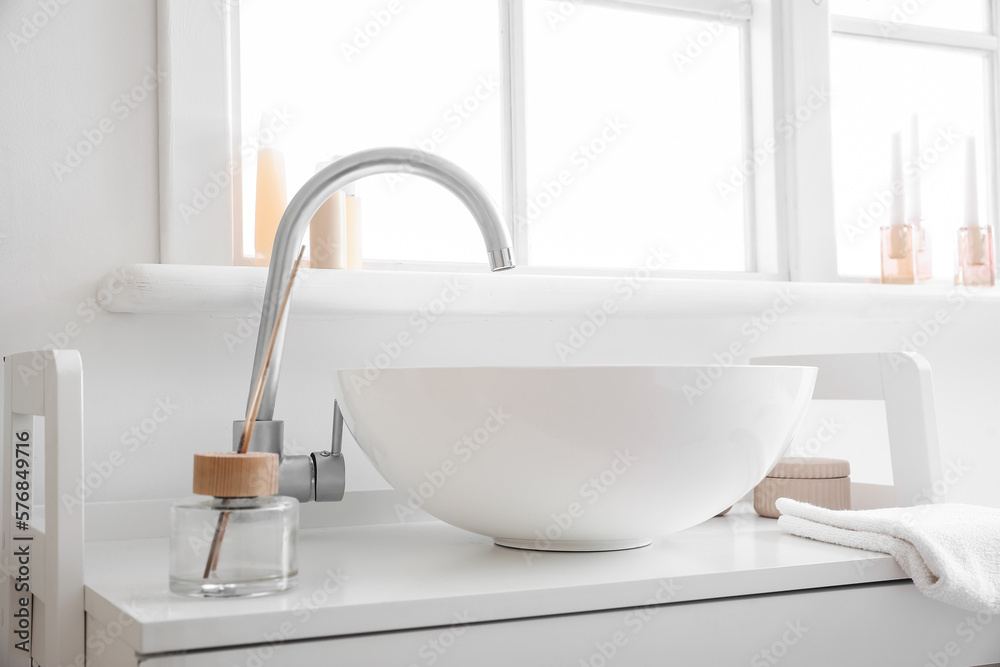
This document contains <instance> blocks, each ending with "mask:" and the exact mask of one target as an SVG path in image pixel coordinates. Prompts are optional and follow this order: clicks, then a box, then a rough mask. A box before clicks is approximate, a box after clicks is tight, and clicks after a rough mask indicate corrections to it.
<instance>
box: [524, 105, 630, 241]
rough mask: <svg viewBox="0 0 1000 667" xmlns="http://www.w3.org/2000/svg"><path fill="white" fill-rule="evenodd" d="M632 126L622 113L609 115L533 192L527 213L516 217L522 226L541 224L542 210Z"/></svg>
mask: <svg viewBox="0 0 1000 667" xmlns="http://www.w3.org/2000/svg"><path fill="white" fill-rule="evenodd" d="M628 128H629V123H628V121H627V120H624V119H622V117H621V116H614V117H613V118H606V119H605V120H604V124H603V125H602V126H601V128H600V129H599V130H598V131H597V132H595V133H594V135H593V136H591V137H590V139H586V140H584V141H582V142H580V144H579V145H577V147H576V148H575V149H574V151H573V152H572V153H571V154H570V156H569V159H568V160H567V162H566V163H565V164H564V165H563V166H562V167H561V168H560V169H558V170H557V171H556V172H555V173H553V174H552V175H551V176H550V177H549V178H543V179H542V181H541V184H540V186H539V187H538V188H536V190H535V193H534V194H533V195H529V197H528V203H527V206H526V207H525V211H524V213H518V214H517V216H516V223H517V226H518V228H520V229H524V228H525V227H526V226H527V225H529V224H537V223H536V221H537V220H538V218H539V217H541V215H542V213H544V212H545V211H546V210H547V209H549V208H551V207H552V205H553V204H555V203H556V201H558V200H559V198H560V197H562V196H563V195H564V194H566V192H568V191H569V190H571V189H572V188H573V186H574V185H575V184H576V182H577V179H578V178H579V177H580V175H581V174H583V173H584V172H586V171H587V170H588V169H590V167H591V166H593V164H594V163H595V162H597V161H598V160H600V159H601V157H602V156H603V155H604V154H605V153H607V152H608V150H609V149H610V148H611V146H613V145H614V144H615V143H617V142H618V141H619V140H620V139H621V138H622V135H623V134H624V133H625V130H627V129H628Z"/></svg>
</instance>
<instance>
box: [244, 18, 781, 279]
mask: <svg viewBox="0 0 1000 667" xmlns="http://www.w3.org/2000/svg"><path fill="white" fill-rule="evenodd" d="M656 4H657V3H647V4H644V5H640V4H637V3H629V2H623V3H617V4H614V5H609V6H603V5H596V6H594V5H584V4H580V3H577V2H568V1H566V0H514V1H513V2H495V1H490V2H487V1H483V2H468V1H467V0H434V1H433V2H426V3H408V2H387V1H386V0H375V1H372V2H352V3H317V2H315V0H288V1H286V2H282V3H276V2H264V1H263V0H244V1H243V2H242V3H240V4H239V5H238V8H239V11H238V15H239V19H238V20H239V24H238V25H239V58H238V64H239V85H238V100H239V104H238V109H239V123H238V124H237V126H238V127H241V128H242V134H243V135H244V136H245V137H251V143H252V144H256V143H257V140H256V139H255V138H254V136H253V135H254V134H255V133H256V132H257V128H258V127H260V126H261V123H262V122H263V123H264V124H265V125H266V124H267V123H269V120H268V119H269V118H271V117H273V116H274V115H275V114H281V115H282V116H287V117H289V118H291V120H290V121H288V122H286V123H284V124H282V126H281V131H280V132H268V134H269V135H275V136H274V141H275V143H277V145H278V146H279V147H280V148H281V149H282V151H283V153H284V157H285V165H286V167H285V168H286V172H287V185H288V192H289V196H290V195H291V193H293V192H294V191H295V190H297V189H298V188H299V187H300V186H301V185H302V184H303V183H304V182H305V180H306V179H307V178H309V177H310V176H311V175H312V174H313V173H314V168H315V165H317V163H320V162H322V161H325V160H329V159H330V157H331V156H332V155H338V154H339V155H343V154H347V153H350V152H353V151H356V150H360V149H362V148H367V147H373V146H383V145H402V146H408V147H418V148H421V149H423V150H428V151H431V152H435V153H438V154H440V155H442V156H444V157H446V158H449V159H451V160H453V161H455V162H457V163H458V164H459V165H461V166H462V167H463V168H465V169H466V170H468V171H469V172H470V173H471V174H472V175H473V176H475V177H476V178H477V179H478V180H479V181H480V182H482V183H483V185H485V186H486V188H487V190H488V191H489V192H490V193H491V194H492V195H493V197H494V199H495V200H496V201H497V202H498V203H501V204H503V208H504V209H505V210H506V211H507V212H508V218H509V219H510V224H511V225H512V232H513V236H514V238H515V253H516V255H517V258H518V263H519V266H521V267H525V266H526V265H529V266H535V267H554V268H555V269H569V270H595V269H596V270H600V269H609V270H615V269H627V268H629V267H633V266H635V265H637V264H638V263H640V262H642V261H643V260H644V258H645V257H646V256H648V255H649V253H650V252H651V249H656V250H657V251H659V252H660V253H661V254H660V256H661V257H662V256H666V257H668V258H669V259H668V260H667V262H666V263H665V265H664V266H663V268H664V269H673V270H687V271H706V270H707V271H718V272H746V271H756V270H757V268H758V267H757V257H756V249H757V240H756V238H755V237H754V225H753V218H754V215H755V211H754V210H752V208H751V207H750V206H749V202H751V201H752V194H750V193H749V192H748V188H744V187H743V184H738V185H737V187H733V186H732V185H730V184H729V183H728V180H729V176H730V174H729V173H730V171H731V170H732V169H734V168H736V166H737V165H739V164H740V162H741V160H742V158H743V156H744V155H745V154H747V153H752V147H751V146H750V145H749V142H750V141H752V137H748V136H746V133H747V130H748V129H749V125H748V121H747V119H748V118H749V116H750V100H749V97H748V95H747V93H748V91H747V90H745V81H746V71H747V68H748V67H749V63H748V61H747V53H746V51H745V48H744V47H745V45H746V38H747V30H748V25H749V18H748V12H747V11H746V8H745V7H743V6H742V5H740V4H737V3H734V2H727V3H726V5H725V6H726V7H727V8H726V9H724V10H723V11H719V12H716V14H715V15H712V14H705V13H702V12H693V11H685V10H684V9H683V8H680V7H676V6H671V5H677V4H678V3H676V2H664V3H661V4H663V5H664V6H663V7H657V6H655V5H656ZM682 4H687V5H690V6H694V5H696V4H698V3H690V2H689V3H682ZM730 5H731V7H732V9H733V10H736V13H734V12H733V11H731V10H730V9H728V7H729V6H730ZM741 7H742V10H741ZM740 11H742V12H743V13H742V14H740ZM303 16H308V17H309V20H308V21H303V20H302V17H303ZM502 40H504V41H502ZM503 56H505V57H506V62H505V58H504V57H503ZM505 68H506V71H505ZM243 157H244V159H243V164H242V171H241V174H242V179H241V181H242V182H241V190H242V206H241V207H239V208H241V209H242V211H243V215H242V220H237V221H235V224H236V225H237V227H238V231H239V232H240V233H241V234H240V235H241V236H242V243H241V246H240V248H239V253H238V254H239V256H240V258H241V259H243V260H244V261H250V259H249V258H251V257H252V256H253V252H254V206H255V185H256V157H257V156H256V153H255V152H254V151H246V152H245V153H244V156H243ZM505 164H507V165H509V169H510V172H509V177H508V180H507V182H506V183H505V182H504V173H503V172H504V169H503V167H504V165H505ZM720 184H726V185H728V186H729V187H728V190H727V189H726V188H725V187H720ZM360 189H361V192H362V193H363V201H364V207H365V212H364V226H363V230H364V235H363V248H364V257H365V260H366V263H367V264H370V265H376V266H384V265H386V263H390V262H391V263H397V262H408V261H409V262H423V263H424V264H423V265H424V266H426V265H427V264H428V263H431V264H441V263H461V264H474V263H475V264H481V263H482V260H483V249H482V241H481V238H480V236H479V233H478V231H477V229H476V227H475V225H473V224H470V221H469V219H468V213H467V211H465V209H464V207H463V206H462V205H461V204H460V203H459V202H458V201H457V200H456V199H455V198H454V197H452V196H451V195H450V194H448V193H446V192H444V191H443V190H442V189H441V188H439V187H438V186H436V185H433V184H431V183H429V182H426V181H423V180H422V179H419V178H416V177H405V178H404V177H399V176H395V175H386V176H377V177H371V178H368V179H365V180H364V181H363V182H362V183H361V184H360ZM768 228H769V227H767V226H765V229H768ZM765 243H766V244H769V245H772V246H773V245H775V244H776V239H775V238H773V236H772V237H770V238H767V239H766V241H765ZM771 254H773V253H771Z"/></svg>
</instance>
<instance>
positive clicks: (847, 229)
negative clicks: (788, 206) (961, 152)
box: [843, 127, 959, 245]
mask: <svg viewBox="0 0 1000 667" xmlns="http://www.w3.org/2000/svg"><path fill="white" fill-rule="evenodd" d="M958 140H959V136H958V134H956V133H955V130H954V129H952V128H950V127H949V128H942V129H939V130H938V132H937V134H936V135H935V137H934V140H933V141H932V142H930V145H928V146H927V147H926V148H924V149H923V150H922V151H921V152H920V155H919V156H918V157H917V159H916V160H914V159H912V158H908V159H907V160H906V161H905V162H904V163H903V180H902V181H893V182H891V183H890V184H889V187H887V188H876V189H875V190H874V191H873V192H872V194H871V197H870V198H869V200H868V203H866V204H861V205H859V206H858V215H857V217H856V218H855V220H854V222H852V223H851V224H849V225H845V226H844V228H843V229H844V234H845V235H846V236H847V241H848V243H851V244H852V245H853V244H854V243H855V242H856V241H857V240H858V238H860V237H862V236H864V235H865V234H866V233H867V232H868V231H870V230H871V229H877V228H878V227H879V226H880V222H879V220H880V218H882V217H883V216H886V215H887V214H888V212H889V210H890V207H891V206H892V202H893V199H895V198H896V197H902V196H903V188H904V187H905V186H906V184H908V183H912V182H913V181H915V180H916V179H917V178H918V177H919V176H920V175H921V174H922V173H923V172H925V171H927V170H928V169H930V168H931V167H933V166H934V165H935V164H937V162H938V161H939V160H940V159H941V157H942V156H944V154H945V153H947V152H948V151H949V150H951V148H952V147H953V146H955V145H956V144H957V143H958Z"/></svg>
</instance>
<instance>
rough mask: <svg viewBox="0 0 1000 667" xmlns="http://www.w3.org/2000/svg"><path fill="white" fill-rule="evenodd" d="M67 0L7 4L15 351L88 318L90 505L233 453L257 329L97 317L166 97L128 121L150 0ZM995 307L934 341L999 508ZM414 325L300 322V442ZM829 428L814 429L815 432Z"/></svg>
mask: <svg viewBox="0 0 1000 667" xmlns="http://www.w3.org/2000/svg"><path fill="white" fill-rule="evenodd" d="M63 1H64V2H66V4H65V5H61V4H60V5H58V7H59V11H58V13H57V14H56V15H55V16H54V17H52V18H51V19H49V20H48V24H47V25H45V26H44V27H42V28H41V29H39V30H38V32H37V35H35V36H33V37H32V38H31V39H30V40H28V41H27V43H26V44H22V45H20V46H19V47H18V49H17V50H16V51H15V50H14V49H13V48H11V45H10V43H9V37H7V35H8V33H10V32H12V31H13V32H15V33H16V32H19V31H20V30H21V28H22V26H23V19H24V17H26V16H27V17H31V16H32V15H34V14H35V13H37V12H38V11H41V10H40V7H41V4H40V3H39V1H38V0H5V2H3V3H0V34H2V35H4V40H3V43H2V44H0V54H2V55H0V90H3V91H4V100H5V104H4V112H3V113H4V116H3V119H2V121H0V154H2V156H3V159H2V161H0V234H3V235H4V236H3V237H2V238H0V286H2V287H0V313H3V315H2V319H0V352H3V353H10V352H15V351H21V350H27V349H37V348H40V347H42V346H44V345H46V344H47V343H49V342H50V341H52V340H53V337H54V338H55V339H56V340H57V342H60V343H61V342H62V341H58V338H59V332H64V331H66V328H67V325H70V330H71V331H74V329H73V327H72V325H73V324H75V325H78V326H79V328H80V332H79V334H78V335H74V336H72V337H71V338H70V340H69V341H68V344H67V346H68V347H73V348H77V349H79V350H80V351H81V353H82V355H83V361H84V372H85V382H86V385H85V395H86V411H85V421H86V429H87V434H86V442H87V450H86V460H87V465H88V467H89V466H94V465H99V464H101V463H102V462H105V461H108V460H109V459H110V458H111V455H112V452H114V451H115V450H118V451H120V452H121V453H122V458H123V459H124V463H123V464H122V465H121V466H120V467H119V468H118V469H116V470H115V471H114V473H113V474H112V475H111V476H110V477H109V478H108V479H107V480H106V481H103V482H102V483H101V484H100V485H99V487H98V488H96V489H95V490H94V492H93V494H92V495H91V498H90V499H91V500H124V499H146V498H163V497H171V496H177V495H182V494H187V493H188V492H189V489H190V460H191V453H193V452H195V451H205V450H214V449H228V448H229V446H230V429H231V421H232V420H233V419H235V418H238V417H239V416H240V413H241V411H242V409H243V407H244V404H245V400H246V391H247V386H248V383H249V374H250V365H251V360H252V347H253V340H252V339H251V340H249V341H247V342H246V343H245V344H243V345H241V346H239V347H238V348H237V349H236V350H235V351H233V352H232V353H231V352H230V351H229V350H228V349H227V346H226V342H225V339H224V336H225V335H226V334H227V333H232V332H234V331H236V329H237V322H236V320H234V319H232V318H209V317H203V316H168V315H157V316H149V315H120V314H109V313H97V314H96V315H95V316H93V317H91V315H90V314H89V313H90V312H91V311H90V308H91V307H90V306H88V305H87V299H88V298H92V297H93V295H94V292H95V286H96V285H97V282H98V280H99V279H100V278H101V277H102V276H103V275H105V274H106V273H108V272H109V271H111V270H112V269H114V268H115V267H118V266H122V265H125V264H129V263H134V262H155V261H157V259H158V249H157V243H158V241H157V239H158V231H157V152H156V151H157V125H156V123H157V118H156V100H155V98H153V97H150V98H149V99H148V100H146V101H145V102H144V103H142V104H140V105H138V108H136V109H135V110H134V111H132V112H131V113H130V114H129V117H127V118H124V119H120V118H118V116H117V115H116V114H115V113H114V112H113V107H112V105H113V103H114V101H115V99H116V98H117V97H118V96H120V95H122V94H124V93H127V92H128V91H129V90H130V89H132V88H133V87H134V86H136V85H138V84H139V83H140V82H141V81H142V79H143V76H144V70H145V69H146V67H148V66H151V65H152V66H155V62H156V46H155V34H156V32H155V3H154V1H153V0H68V1H67V0H63ZM29 20H30V18H29ZM104 117H109V118H112V119H113V121H112V122H113V127H114V129H113V132H111V133H110V134H108V135H106V136H105V137H104V139H103V140H102V142H101V144H100V145H99V146H98V147H97V149H96V150H95V151H94V152H93V154H92V155H89V156H87V157H86V158H85V159H84V160H83V161H82V164H81V165H80V166H79V167H78V168H76V169H75V170H73V171H72V172H71V173H69V174H65V175H64V176H63V178H62V180H59V178H57V176H56V175H55V173H54V171H53V164H52V163H53V162H54V161H60V162H62V161H64V160H65V155H66V151H67V146H69V145H73V144H76V143H77V142H79V141H81V140H83V139H84V134H83V133H84V131H86V130H88V129H93V128H96V127H99V122H100V120H101V119H102V118H104ZM470 224H471V223H470ZM994 311H996V315H998V316H1000V307H998V306H997V305H995V304H972V305H971V306H969V307H968V308H966V309H963V310H962V311H961V312H956V313H953V314H952V322H951V323H950V324H949V325H948V326H947V327H945V328H944V329H942V331H941V332H940V334H939V335H937V336H935V337H934V338H933V339H931V341H930V342H929V343H928V344H927V346H926V347H925V348H923V349H922V350H921V351H922V352H923V353H924V354H925V356H926V357H927V358H928V359H929V360H930V362H931V364H932V366H933V367H934V371H935V377H936V381H937V385H936V388H937V405H938V413H939V415H938V417H939V426H940V433H941V440H942V450H943V455H944V458H945V460H946V461H954V460H960V461H961V462H962V463H963V464H964V465H965V466H966V467H968V468H969V470H968V471H966V472H965V473H964V474H963V477H962V479H961V480H960V482H959V483H958V484H956V485H955V486H954V487H953V488H952V489H951V491H952V494H953V496H952V497H953V499H956V500H962V501H967V502H981V503H986V504H991V505H995V506H1000V484H997V480H998V478H1000V445H998V426H1000V419H998V417H997V410H996V409H995V406H997V405H998V404H1000V390H998V388H997V386H996V383H995V382H994V378H995V377H996V376H997V374H998V372H1000V368H998V366H1000V349H998V346H997V341H998V340H1000V317H992V318H990V313H993V312H994ZM932 312H933V309H929V311H928V313H927V314H926V316H927V317H929V316H931V315H932ZM248 314H249V313H248ZM91 320H92V321H91ZM576 322H577V318H568V319H567V318H558V319H550V318H523V319H521V318H506V319H494V320H489V319H487V318H482V317H457V316H456V317H450V318H447V317H446V318H445V319H443V320H442V321H440V322H438V323H437V324H436V325H435V326H433V327H432V328H431V329H429V330H428V331H427V332H426V334H424V335H423V336H421V337H420V339H419V341H418V342H417V343H415V344H414V345H413V346H412V347H411V348H409V349H407V351H406V352H405V354H404V356H403V357H401V359H400V360H399V365H440V364H449V365H453V364H504V363H516V364H554V363H559V358H558V356H557V354H556V352H555V343H556V341H558V340H564V339H565V337H566V335H567V332H568V329H569V327H570V326H572V325H573V324H575V323H576ZM742 324H743V321H742V319H741V318H735V317H730V318H726V317H719V318H713V319H707V320H697V321H691V320H675V319H670V318H658V319H655V320H643V321H638V320H634V319H627V318H625V317H621V318H618V319H615V320H613V321H612V322H610V323H609V324H608V325H607V326H606V327H604V328H603V329H602V330H601V331H600V333H599V334H598V335H597V337H596V338H595V339H594V340H592V341H591V342H590V343H589V344H588V345H587V346H586V347H585V348H584V349H583V350H581V351H580V352H579V353H578V354H577V355H575V357H574V358H573V359H572V363H576V364H587V363H678V362H686V363H696V362H710V361H711V360H712V356H711V355H712V353H713V352H715V351H721V350H723V349H725V348H727V347H728V346H729V344H730V342H731V341H733V340H739V339H740V337H741V334H740V333H739V332H740V327H741V325H742ZM406 326H407V325H406V318H405V317H379V318H345V319H342V320H337V321H315V320H302V321H294V322H293V323H292V325H291V326H290V327H289V334H288V341H287V345H286V350H287V356H286V360H285V365H284V374H283V378H282V390H281V392H280V393H279V399H278V407H277V410H278V416H279V417H282V418H284V419H285V420H286V432H287V437H288V440H289V442H290V443H291V444H292V445H293V446H294V447H296V448H298V449H300V450H301V451H303V452H307V451H314V450H317V449H321V448H323V447H325V446H326V445H327V444H328V441H329V435H330V433H329V430H330V416H331V404H332V374H331V373H332V370H333V369H335V368H344V367H356V366H360V365H363V363H364V360H365V359H366V358H369V357H371V356H373V355H374V354H375V353H377V352H378V344H379V342H380V341H382V340H388V339H390V338H392V337H394V336H395V334H396V333H397V332H398V331H400V330H401V328H403V327H406ZM916 329H917V324H916V323H915V322H901V321H878V322H875V323H872V324H869V323H865V322H861V321H858V320H853V319H852V320H850V321H844V320H829V321H826V320H825V319H824V318H815V317H814V318H812V319H810V320H796V319H794V318H787V319H783V320H782V321H781V322H779V323H778V324H777V325H776V326H775V328H774V329H772V330H771V331H769V332H768V334H767V335H766V336H764V337H763V338H762V339H761V340H760V341H759V342H758V343H757V344H756V345H754V346H753V347H752V348H751V349H752V352H753V353H754V354H781V353H789V354H791V353H804V352H824V351H838V350H843V351H861V350H893V349H898V348H899V346H900V345H901V342H902V340H903V338H904V337H906V336H910V335H911V334H912V333H913V332H914V331H915V330H916ZM158 400H159V401H169V402H170V403H172V404H175V405H176V408H175V409H174V411H173V412H174V413H173V415H172V416H170V418H169V419H167V420H166V421H164V422H163V423H162V424H159V425H158V426H157V428H156V430H155V432H154V433H152V435H150V436H149V437H148V439H147V440H146V441H145V442H138V443H132V442H131V441H130V440H129V438H130V435H129V429H130V428H131V427H133V426H139V425H141V424H142V422H143V420H147V419H149V418H151V417H152V416H153V415H154V414H155V409H156V407H157V401H158ZM833 409H834V411H835V412H836V413H837V414H838V415H839V416H841V417H842V418H843V419H844V420H845V421H846V422H847V423H849V424H851V425H852V428H845V430H844V431H843V432H842V433H841V434H840V435H839V439H840V442H839V443H836V444H834V445H831V449H830V450H829V451H834V452H836V451H840V449H838V448H844V447H849V446H850V445H851V444H852V443H855V444H856V443H857V442H861V441H862V440H864V439H866V438H867V437H868V434H867V430H868V423H869V421H868V418H867V417H866V416H865V415H863V414H861V413H858V414H852V413H851V412H850V411H848V410H847V409H846V408H844V407H843V406H835V407H834V408H833ZM150 423H151V422H147V426H148V425H149V424H150ZM814 428H815V424H807V425H806V426H805V427H804V429H803V433H804V435H805V436H809V435H810V434H811V431H810V429H814ZM824 451H827V450H824ZM347 456H348V457H349V459H348V475H349V476H348V488H349V490H360V489H374V488H386V487H385V483H384V482H383V481H382V480H381V479H380V478H379V477H378V475H377V473H375V471H374V470H373V469H372V468H371V467H370V466H369V465H368V464H367V463H366V462H364V461H363V456H362V455H361V454H360V452H359V451H357V449H356V447H354V446H353V445H352V446H351V447H349V448H348V450H347ZM852 456H857V457H858V461H857V465H856V469H857V468H858V467H860V469H862V470H867V468H868V467H870V466H868V465H867V463H868V459H867V458H866V457H865V455H864V454H863V453H860V452H855V454H852ZM862 459H864V460H862ZM865 474H868V473H867V472H865Z"/></svg>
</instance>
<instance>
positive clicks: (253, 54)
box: [240, 0, 502, 263]
mask: <svg viewBox="0 0 1000 667" xmlns="http://www.w3.org/2000/svg"><path fill="white" fill-rule="evenodd" d="M499 39H500V37H499V13H498V10H497V5H496V3H495V2H483V1H477V2H468V1H467V0H434V1H433V2H399V3H397V2H391V3H390V2H386V1H385V0H376V1H363V2H316V1H315V0H283V1H282V2H265V1H264V0H247V1H244V2H241V3H240V50H241V52H240V75H241V77H240V94H241V122H242V127H243V137H244V143H245V144H247V143H253V140H254V138H255V135H256V134H257V132H258V127H259V124H260V119H261V116H262V115H264V116H265V117H266V116H267V115H269V114H272V113H274V112H275V111H276V110H279V111H280V110H287V111H288V113H290V114H291V116H292V121H291V122H290V124H289V126H288V128H287V129H285V130H283V131H282V132H280V133H279V135H278V137H277V142H278V144H279V147H280V148H281V149H282V150H283V152H284V155H285V162H286V170H287V181H288V193H289V198H291V196H292V194H293V193H294V192H295V191H296V190H297V189H298V188H299V187H300V186H301V185H302V184H303V183H304V182H305V181H306V179H308V178H309V177H310V176H311V175H312V174H313V173H314V170H315V166H316V164H317V163H318V162H321V161H324V160H328V159H329V158H330V156H332V155H345V154H348V153H352V152H354V151H358V150H361V149H365V148H376V147H380V146H404V147H414V148H421V149H424V150H428V151H431V152H434V153H437V154H439V155H441V156H443V157H446V158H448V159H450V160H452V161H454V162H456V163H458V164H459V165H461V166H462V167H463V168H464V169H466V170H467V171H469V172H470V173H471V174H472V175H473V176H475V177H476V178H477V179H478V180H479V181H480V182H481V183H482V184H483V185H484V186H485V187H486V189H487V190H488V191H489V192H490V194H491V195H492V196H493V198H494V199H495V200H497V201H500V200H501V196H502V192H501V152H500V151H501V143H500V127H501V125H500V109H501V106H500V105H501V98H502V91H501V89H500V69H499V59H500V44H499ZM249 158H250V159H247V160H245V161H244V165H243V167H244V169H243V182H242V185H243V211H244V212H243V221H242V222H243V238H244V254H246V255H248V256H251V255H252V254H253V231H254V201H255V196H254V195H255V185H256V155H255V154H254V153H253V152H252V151H250V156H249ZM359 194H360V196H361V198H362V202H363V210H364V213H363V221H364V224H363V229H364V233H363V247H364V257H365V259H369V260H371V259H389V260H423V261H436V262H477V263H483V262H484V261H485V253H484V250H483V242H482V237H481V236H480V234H479V231H478V229H477V227H476V225H475V224H474V222H473V220H472V218H471V216H470V214H469V212H468V211H467V210H466V209H465V207H464V206H463V205H462V204H461V203H460V202H459V201H458V200H457V199H456V198H455V197H454V196H453V195H451V194H450V193H448V192H446V191H445V190H443V189H442V188H441V187H440V186H438V185H435V184H432V183H430V182H428V181H425V180H423V179H421V178H419V177H416V176H410V177H403V178H400V177H396V176H377V177H371V178H368V179H365V180H364V181H362V182H361V183H360V192H359ZM307 238H308V235H307Z"/></svg>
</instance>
